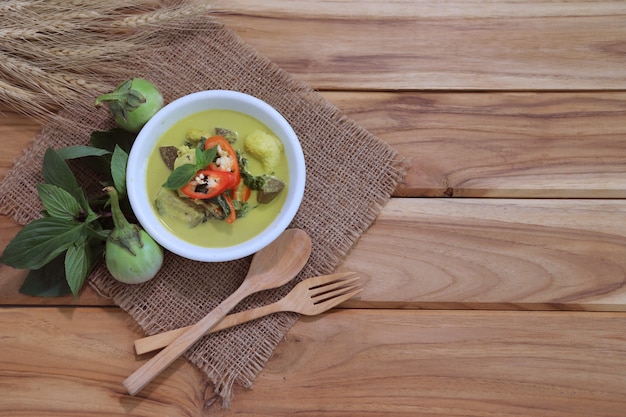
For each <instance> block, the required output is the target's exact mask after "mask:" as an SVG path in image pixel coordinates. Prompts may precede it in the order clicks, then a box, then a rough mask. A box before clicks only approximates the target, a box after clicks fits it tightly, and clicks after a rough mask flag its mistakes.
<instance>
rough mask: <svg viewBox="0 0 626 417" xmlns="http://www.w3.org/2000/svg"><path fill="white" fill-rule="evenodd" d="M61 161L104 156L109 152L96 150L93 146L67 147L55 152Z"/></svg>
mask: <svg viewBox="0 0 626 417" xmlns="http://www.w3.org/2000/svg"><path fill="white" fill-rule="evenodd" d="M56 152H57V153H58V154H59V156H60V157H61V158H63V159H77V158H85V157H88V156H104V155H108V154H110V153H111V152H110V151H108V150H106V149H101V148H96V147H94V146H82V145H77V146H68V147H66V148H61V149H57V151H56Z"/></svg>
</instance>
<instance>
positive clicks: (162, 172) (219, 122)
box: [146, 110, 289, 248]
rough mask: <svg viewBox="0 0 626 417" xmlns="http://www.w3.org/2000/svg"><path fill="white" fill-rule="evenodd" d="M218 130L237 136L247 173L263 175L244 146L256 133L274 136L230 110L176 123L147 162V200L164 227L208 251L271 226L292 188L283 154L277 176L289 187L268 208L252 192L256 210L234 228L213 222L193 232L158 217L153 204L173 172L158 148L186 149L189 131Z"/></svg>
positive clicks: (170, 220) (224, 223)
mask: <svg viewBox="0 0 626 417" xmlns="http://www.w3.org/2000/svg"><path fill="white" fill-rule="evenodd" d="M216 127H221V128H224V129H228V130H231V131H235V132H237V134H238V140H237V143H235V144H233V148H234V149H235V150H236V151H239V152H242V154H243V155H244V156H245V157H246V158H247V160H248V169H249V171H250V172H251V173H252V174H253V175H261V174H262V173H264V170H263V165H262V163H261V162H260V161H258V160H256V159H255V158H254V157H252V156H250V155H247V154H246V153H245V152H244V150H243V142H244V139H245V138H246V136H247V135H248V134H250V133H252V132H254V131H256V130H262V131H265V132H268V133H273V132H271V130H269V129H268V128H267V126H265V125H264V124H263V123H261V122H260V121H259V120H257V119H255V118H253V117H251V116H249V115H247V114H243V113H239V112H235V111H231V110H207V111H203V112H200V113H196V114H193V115H191V116H188V117H187V118H185V119H182V120H181V121H179V122H177V123H176V124H175V125H173V126H172V127H171V128H170V129H169V130H168V131H167V132H166V133H165V134H164V135H163V136H162V137H161V138H160V139H159V141H158V142H157V146H156V147H155V150H154V151H153V152H152V154H151V155H150V158H149V160H148V171H147V172H149V173H151V175H149V176H148V178H147V180H146V186H147V188H148V196H150V198H151V200H152V209H153V210H154V212H155V213H156V214H157V217H159V219H160V220H161V223H162V224H163V225H164V226H165V227H166V228H168V229H169V230H171V231H172V233H173V234H175V235H176V236H178V237H179V238H181V239H183V240H185V241H187V242H190V243H192V244H195V245H199V246H203V247H209V248H219V247H226V246H233V245H236V244H239V243H242V242H245V241H246V240H248V239H250V238H252V237H254V236H255V235H257V234H258V233H259V232H261V231H262V230H263V229H265V228H266V227H267V226H269V224H270V223H271V222H272V221H273V220H274V219H275V218H276V216H277V215H278V213H279V211H280V209H281V207H282V206H283V204H284V202H285V197H286V195H287V189H288V187H289V167H288V163H287V158H286V156H285V153H284V152H283V153H282V155H281V160H280V163H279V164H278V166H277V167H276V169H275V171H274V175H275V176H276V177H277V178H279V179H281V180H282V181H284V182H285V183H286V186H285V189H283V190H282V192H281V193H280V194H279V195H278V196H277V197H276V198H275V199H274V200H272V201H271V202H270V203H268V204H259V203H257V201H256V191H253V192H252V194H251V196H250V199H249V200H248V202H249V203H250V204H251V205H252V206H253V207H254V208H253V209H251V210H250V211H249V212H248V214H247V215H246V216H245V217H242V218H238V219H237V220H236V221H235V222H234V223H233V224H228V223H226V222H224V221H221V220H215V219H211V220H208V221H207V222H205V223H201V224H199V225H198V226H196V227H193V228H190V227H189V226H188V225H187V224H186V223H184V222H182V221H180V220H178V219H174V218H169V217H161V216H159V214H158V213H157V211H156V208H155V206H154V200H155V197H156V195H157V193H158V191H159V189H160V188H161V185H163V183H164V182H165V180H166V179H167V177H168V176H169V174H170V172H171V171H170V170H169V169H168V168H167V166H165V163H164V162H163V160H162V159H161V156H160V154H159V151H158V148H159V147H160V146H181V145H183V144H184V143H185V134H186V133H187V131H188V130H189V129H201V130H206V131H207V132H209V133H211V134H213V133H214V132H215V128H216ZM268 174H269V173H268Z"/></svg>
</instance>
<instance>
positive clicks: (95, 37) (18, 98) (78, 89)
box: [0, 0, 210, 119]
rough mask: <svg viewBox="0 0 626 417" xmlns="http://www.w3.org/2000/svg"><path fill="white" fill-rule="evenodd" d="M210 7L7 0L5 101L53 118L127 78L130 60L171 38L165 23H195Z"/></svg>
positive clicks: (0, 39)
mask: <svg viewBox="0 0 626 417" xmlns="http://www.w3.org/2000/svg"><path fill="white" fill-rule="evenodd" d="M209 9H210V2H209V1H208V0H195V1H193V0H170V1H165V0H163V1H158V0H107V1H102V0H4V1H3V2H0V21H2V27H0V102H3V103H4V104H6V105H8V106H10V107H13V108H14V109H16V110H18V111H20V112H22V113H24V114H26V115H29V116H31V117H33V118H36V119H46V118H48V117H49V116H52V115H53V114H54V113H55V112H56V111H57V110H58V109H59V108H62V107H63V106H64V105H66V104H67V103H71V102H73V101H75V100H76V99H77V98H79V97H85V96H88V97H91V98H94V97H95V96H96V95H97V94H99V93H102V92H104V91H107V90H109V89H111V88H112V87H113V85H114V83H115V82H116V81H121V79H120V77H121V74H122V73H123V72H124V71H127V68H128V67H127V65H126V64H128V62H130V61H132V62H134V63H135V64H138V63H140V62H141V55H142V53H143V52H146V51H148V50H153V49H154V48H161V47H164V46H166V45H164V44H163V42H164V41H163V39H161V38H160V37H159V36H158V33H159V31H160V30H162V28H164V27H174V28H185V29H188V28H190V27H193V25H192V24H191V21H193V20H194V19H198V17H199V16H204V15H206V14H207V13H208V11H209ZM112 83H113V84H112Z"/></svg>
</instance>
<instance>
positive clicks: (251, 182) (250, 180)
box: [237, 153, 267, 190]
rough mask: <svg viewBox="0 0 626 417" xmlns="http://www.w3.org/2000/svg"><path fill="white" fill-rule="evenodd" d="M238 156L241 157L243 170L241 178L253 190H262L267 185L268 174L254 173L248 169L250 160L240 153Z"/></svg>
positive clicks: (240, 166) (240, 167)
mask: <svg viewBox="0 0 626 417" xmlns="http://www.w3.org/2000/svg"><path fill="white" fill-rule="evenodd" d="M237 158H238V159H239V171H240V172H241V179H242V180H243V183H244V184H246V185H247V186H248V188H250V189H251V190H261V189H262V188H263V186H264V185H265V181H266V180H267V175H265V174H263V175H253V174H252V173H251V172H250V171H249V170H248V160H247V159H246V158H244V157H243V156H241V155H240V154H239V153H237Z"/></svg>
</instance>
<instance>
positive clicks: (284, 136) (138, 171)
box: [126, 90, 306, 262]
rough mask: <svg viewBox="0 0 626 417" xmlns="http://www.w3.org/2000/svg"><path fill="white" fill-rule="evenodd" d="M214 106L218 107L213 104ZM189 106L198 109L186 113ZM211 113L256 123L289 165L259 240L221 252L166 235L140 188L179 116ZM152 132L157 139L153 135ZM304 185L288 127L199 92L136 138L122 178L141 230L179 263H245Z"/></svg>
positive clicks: (231, 96) (237, 99) (280, 225)
mask: <svg viewBox="0 0 626 417" xmlns="http://www.w3.org/2000/svg"><path fill="white" fill-rule="evenodd" d="M216 100H217V101H219V104H216ZM209 103H210V105H209ZM194 106H199V107H198V108H197V109H196V110H194V111H189V109H190V108H193V107H194ZM212 109H224V110H234V111H238V112H241V113H245V114H248V115H250V116H252V117H255V118H256V119H258V120H259V121H261V122H262V123H263V124H264V125H265V126H267V127H268V128H269V129H270V130H271V131H272V132H274V134H276V135H277V136H278V137H279V138H280V139H281V141H282V142H283V146H284V149H285V153H286V154H287V158H288V160H289V162H290V163H289V187H288V188H287V196H286V199H285V202H284V204H283V206H282V208H281V210H280V212H279V213H278V215H277V216H276V218H275V219H274V220H273V221H272V223H270V224H269V226H267V227H266V228H265V229H264V230H263V231H262V232H261V233H259V234H258V235H256V236H254V237H252V238H250V239H248V240H246V241H244V242H242V243H239V244H237V245H234V246H229V247H225V248H207V247H203V246H198V245H195V244H192V243H189V242H187V241H185V240H183V239H181V238H179V237H177V236H175V235H174V234H173V233H171V232H170V231H169V230H168V229H167V228H166V227H165V226H164V225H163V224H162V223H161V221H160V220H159V219H158V217H157V215H156V213H155V212H154V210H153V208H152V203H151V202H150V199H149V196H148V192H147V189H146V186H145V177H146V175H147V172H146V171H147V165H148V164H147V161H148V158H149V156H150V153H151V152H152V150H153V148H154V145H155V143H156V141H158V139H159V138H160V137H161V135H162V133H163V132H165V131H166V130H167V129H169V128H170V127H171V126H172V125H173V124H175V123H176V122H177V121H179V120H180V118H181V117H183V116H186V115H190V114H194V113H197V112H200V111H204V110H212ZM155 131H158V132H160V134H158V135H155V134H154V133H153V132H155ZM155 136H156V137H155ZM146 151H147V152H146ZM305 180H306V166H305V160H304V154H303V151H302V146H301V144H300V141H299V139H298V137H297V135H296V133H295V131H294V130H293V128H292V127H291V125H290V124H289V122H287V120H286V119H285V118H284V117H283V116H282V114H280V113H279V112H278V110H276V109H275V108H274V107H272V106H271V105H269V104H268V103H266V102H265V101H263V100H261V99H259V98H257V97H254V96H252V95H250V94H246V93H243V92H239V91H234V90H204V91H198V92H194V93H191V94H188V95H185V96H182V97H180V98H178V99H176V100H173V101H172V102H170V103H168V104H167V105H165V106H164V107H163V108H162V109H161V110H159V111H158V112H157V113H156V114H155V115H154V116H153V117H152V118H151V119H150V120H149V121H148V122H147V123H146V124H145V125H144V127H143V128H142V129H141V130H140V131H139V133H138V134H137V137H136V139H135V142H134V143H133V146H132V148H131V150H130V153H129V156H128V163H127V172H126V188H127V194H128V199H129V201H130V205H131V207H132V209H133V212H134V214H135V216H136V217H137V220H138V222H139V224H140V225H141V227H142V228H143V229H144V230H145V231H146V232H147V233H148V234H149V235H150V236H151V237H152V238H153V239H154V240H155V241H156V242H157V243H159V244H160V245H161V246H162V247H163V248H165V249H167V250H169V251H170V252H173V253H175V254H177V255H179V256H182V257H184V258H187V259H190V260H194V261H202V262H225V261H232V260H236V259H240V258H244V257H246V256H248V255H252V254H254V253H256V252H258V251H259V250H261V249H263V248H264V247H265V246H267V245H269V244H270V243H271V242H273V241H274V240H275V239H276V238H277V237H278V236H280V234H281V233H282V232H283V231H284V230H285V229H287V227H289V225H290V224H291V222H292V220H293V218H294V217H295V215H296V213H297V211H298V209H299V207H300V204H301V202H302V198H303V196H304V188H305Z"/></svg>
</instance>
